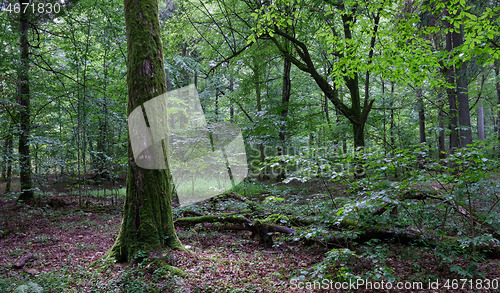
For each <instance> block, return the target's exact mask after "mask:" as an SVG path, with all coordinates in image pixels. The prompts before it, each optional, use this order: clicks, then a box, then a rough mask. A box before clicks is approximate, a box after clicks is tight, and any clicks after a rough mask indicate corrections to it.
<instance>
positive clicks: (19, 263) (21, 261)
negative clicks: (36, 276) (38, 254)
mask: <svg viewBox="0 0 500 293" xmlns="http://www.w3.org/2000/svg"><path fill="white" fill-rule="evenodd" d="M33 259H35V257H34V256H33V254H32V253H27V254H25V255H23V256H21V257H20V258H19V259H18V260H16V262H15V263H14V264H13V265H12V267H13V268H15V269H20V268H22V267H24V266H25V265H26V263H28V261H30V260H33Z"/></svg>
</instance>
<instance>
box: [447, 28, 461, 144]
mask: <svg viewBox="0 0 500 293" xmlns="http://www.w3.org/2000/svg"><path fill="white" fill-rule="evenodd" d="M446 28H447V29H450V28H451V24H450V23H448V22H447V23H446ZM452 34H453V33H452V32H448V33H447V34H446V51H448V52H451V51H452V50H453V42H452V40H453V38H452ZM446 73H447V75H448V83H449V84H452V85H455V84H456V83H455V68H454V66H452V67H449V68H447V70H446ZM446 91H447V93H448V103H449V107H450V110H449V113H448V116H449V120H450V121H449V129H450V152H451V153H453V152H455V150H456V149H457V148H458V147H459V141H458V132H457V127H458V109H457V92H456V89H454V88H447V89H446Z"/></svg>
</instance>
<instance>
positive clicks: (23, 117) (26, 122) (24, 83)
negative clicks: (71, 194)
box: [18, 0, 34, 202]
mask: <svg viewBox="0 0 500 293" xmlns="http://www.w3.org/2000/svg"><path fill="white" fill-rule="evenodd" d="M29 2H30V1H29V0H19V5H20V6H21V7H25V6H23V5H24V4H27V5H28V4H29ZM28 11H29V9H27V10H26V11H24V9H21V11H20V12H19V13H20V15H19V31H20V33H21V36H20V41H19V51H20V57H21V65H20V69H19V86H18V94H19V96H18V104H19V146H18V148H19V169H20V170H19V173H20V174H19V175H20V181H21V194H20V195H19V198H18V200H19V201H23V202H29V201H31V200H32V199H33V197H34V193H33V189H32V180H31V154H30V146H29V136H30V81H29V66H30V65H29V43H28V33H29V19H28V14H27V12H28Z"/></svg>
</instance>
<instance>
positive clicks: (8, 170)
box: [2, 133, 14, 193]
mask: <svg viewBox="0 0 500 293" xmlns="http://www.w3.org/2000/svg"><path fill="white" fill-rule="evenodd" d="M13 143H14V141H13V139H12V134H11V133H9V134H8V135H7V137H6V139H5V155H6V156H5V162H4V168H5V170H4V171H5V174H2V177H3V178H2V179H3V180H2V181H4V182H5V193H9V192H10V191H11V184H12V161H13V160H12V156H13V153H12V152H13V149H14V146H13ZM4 176H5V177H4Z"/></svg>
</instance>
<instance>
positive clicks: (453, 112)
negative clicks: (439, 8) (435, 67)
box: [445, 11, 472, 152]
mask: <svg viewBox="0 0 500 293" xmlns="http://www.w3.org/2000/svg"><path fill="white" fill-rule="evenodd" d="M456 13H457V14H458V13H460V11H458V12H456ZM445 15H447V16H449V15H450V14H449V12H448V11H445ZM446 28H447V29H452V25H451V24H450V23H449V22H446ZM463 38H464V35H463V27H461V28H460V32H456V31H455V30H453V31H450V32H448V33H447V34H446V51H448V52H449V53H450V54H454V51H455V48H457V47H459V46H460V45H462V44H463V42H464V40H463ZM446 72H447V75H448V83H449V84H450V85H451V86H452V88H449V89H448V99H449V103H450V128H451V131H452V132H451V136H450V147H451V151H452V152H453V150H454V149H455V148H457V147H466V146H467V145H470V144H472V129H471V123H470V112H469V94H468V88H469V86H468V83H467V79H466V73H467V63H465V62H463V63H461V64H458V65H456V64H452V65H451V66H449V67H448V68H447V70H446ZM457 104H458V108H457ZM457 126H460V127H459V129H460V130H459V131H457ZM459 134H460V137H459V136H458V135H459Z"/></svg>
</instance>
